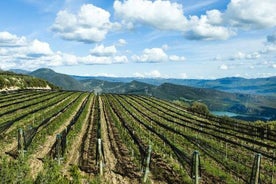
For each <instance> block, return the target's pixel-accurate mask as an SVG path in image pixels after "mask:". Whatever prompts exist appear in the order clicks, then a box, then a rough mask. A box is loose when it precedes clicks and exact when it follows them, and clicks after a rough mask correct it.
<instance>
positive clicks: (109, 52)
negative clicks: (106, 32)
mask: <svg viewBox="0 0 276 184" xmlns="http://www.w3.org/2000/svg"><path fill="white" fill-rule="evenodd" d="M90 53H91V54H92V55H95V56H113V55H115V54H116V53H117V49H116V47H115V46H114V45H112V46H108V47H105V46H104V45H102V44H101V45H96V46H95V47H94V48H93V49H92V50H90Z"/></svg>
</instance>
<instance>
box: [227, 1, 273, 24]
mask: <svg viewBox="0 0 276 184" xmlns="http://www.w3.org/2000/svg"><path fill="white" fill-rule="evenodd" d="M275 9H276V3H275V0H262V1H260V0H231V2H230V3H229V4H228V6H227V10H226V12H225V14H224V19H225V22H227V23H230V24H231V25H232V26H236V27H242V28H246V29H256V28H257V29H259V28H268V27H273V26H276V21H275V20H276V13H275Z"/></svg>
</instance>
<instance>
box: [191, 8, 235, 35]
mask: <svg viewBox="0 0 276 184" xmlns="http://www.w3.org/2000/svg"><path fill="white" fill-rule="evenodd" d="M207 13H208V12H207ZM220 19H221V18H220V17H216V16H214V15H212V16H208V14H207V15H202V16H201V17H200V18H199V17H197V16H191V17H190V21H189V25H190V26H189V27H190V30H189V31H188V32H187V34H186V35H187V37H188V38H189V39H195V40H226V39H228V38H229V37H230V36H232V35H235V32H234V31H232V30H231V29H229V28H226V27H224V26H219V23H220V22H221V20H220Z"/></svg>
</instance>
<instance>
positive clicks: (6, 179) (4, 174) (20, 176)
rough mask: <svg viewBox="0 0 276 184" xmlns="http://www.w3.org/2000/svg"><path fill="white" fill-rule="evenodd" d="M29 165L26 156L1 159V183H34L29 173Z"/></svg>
mask: <svg viewBox="0 0 276 184" xmlns="http://www.w3.org/2000/svg"><path fill="white" fill-rule="evenodd" d="M29 170H30V168H29V166H28V164H27V163H26V160H25V159H24V158H19V159H18V160H11V161H9V160H8V158H7V157H5V156H4V157H2V158H1V160H0V183H18V184H21V183H24V184H28V183H30V184H31V183H32V182H31V178H30V176H29V175H28V173H29Z"/></svg>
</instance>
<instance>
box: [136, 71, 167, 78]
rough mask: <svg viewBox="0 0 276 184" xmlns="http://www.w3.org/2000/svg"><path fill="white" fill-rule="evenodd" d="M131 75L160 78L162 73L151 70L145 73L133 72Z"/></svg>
mask: <svg viewBox="0 0 276 184" xmlns="http://www.w3.org/2000/svg"><path fill="white" fill-rule="evenodd" d="M133 76H134V77H138V78H160V77H162V74H161V73H160V72H159V71H158V70H152V71H150V72H145V73H139V72H135V73H134V74H133Z"/></svg>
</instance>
